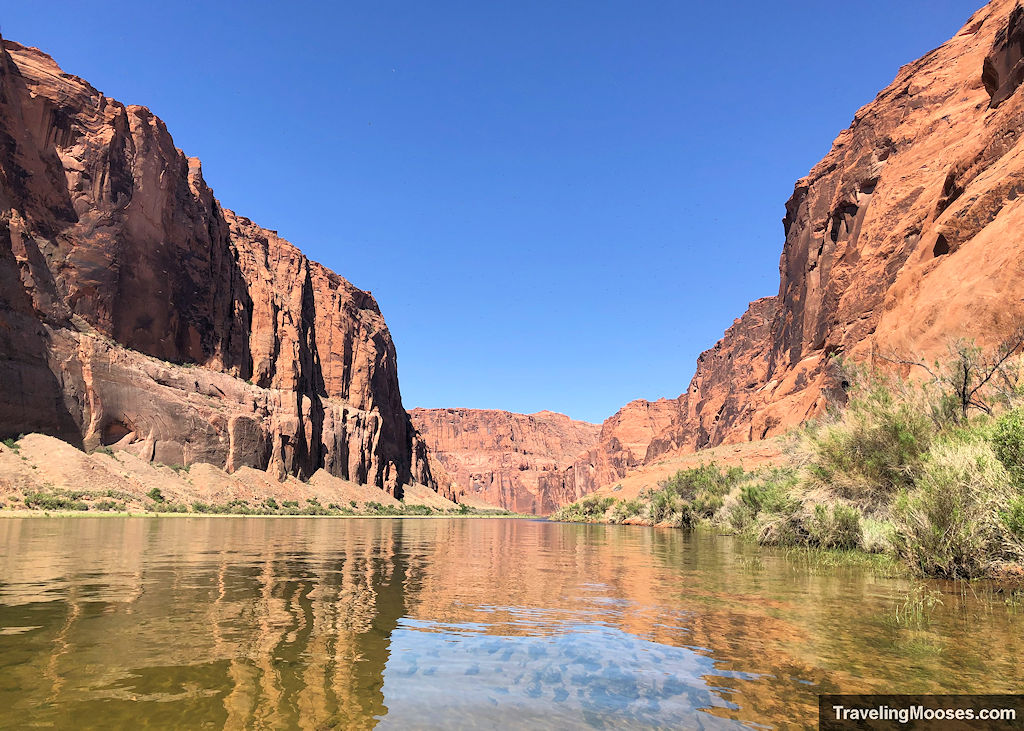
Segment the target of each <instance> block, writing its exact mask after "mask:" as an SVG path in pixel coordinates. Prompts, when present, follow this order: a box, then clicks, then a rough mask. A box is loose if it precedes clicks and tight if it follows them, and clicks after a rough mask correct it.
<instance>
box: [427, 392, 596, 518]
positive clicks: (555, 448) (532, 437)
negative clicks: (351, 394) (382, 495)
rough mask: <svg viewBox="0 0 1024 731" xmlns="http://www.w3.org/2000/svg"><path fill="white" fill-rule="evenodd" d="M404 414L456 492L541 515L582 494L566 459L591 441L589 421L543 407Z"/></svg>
mask: <svg viewBox="0 0 1024 731" xmlns="http://www.w3.org/2000/svg"><path fill="white" fill-rule="evenodd" d="M409 415H410V416H411V417H412V423H413V425H414V426H415V427H416V429H417V431H418V432H419V433H420V435H421V436H422V438H423V441H424V442H425V443H426V445H427V447H428V449H429V452H430V454H431V456H432V457H434V458H436V459H437V460H438V461H440V463H441V465H442V468H443V470H444V473H445V474H447V475H449V476H450V479H451V480H452V490H453V491H455V492H456V493H457V494H458V496H459V499H460V500H463V501H464V500H466V499H467V497H468V498H469V499H471V500H473V499H476V500H483V501H484V502H485V503H488V504H491V505H498V506H501V507H503V508H505V509H506V510H511V511H513V512H517V513H533V514H536V515H547V514H549V513H551V512H553V511H554V510H556V509H557V508H558V507H560V506H562V505H565V504H567V503H571V502H573V501H574V500H577V499H579V498H580V497H583V495H584V494H585V493H581V492H579V491H578V490H577V488H576V481H575V479H574V463H575V459H576V456H577V455H579V454H580V453H581V452H584V451H585V450H588V449H590V448H591V447H593V446H594V445H596V444H597V439H598V436H599V432H600V427H599V426H598V425H597V424H591V423H589V422H585V421H574V420H573V419H570V418H569V417H568V416H566V415H565V414H556V413H554V412H551V411H541V412H539V413H536V414H513V413H509V412H507V411H495V410H486V409H413V410H412V411H410V412H409Z"/></svg>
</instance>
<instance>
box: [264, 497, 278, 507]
mask: <svg viewBox="0 0 1024 731" xmlns="http://www.w3.org/2000/svg"><path fill="white" fill-rule="evenodd" d="M263 504H264V505H266V506H267V507H268V508H270V509H271V510H278V509H279V508H280V507H281V506H280V505H278V504H277V500H275V499H274V498H272V497H268V498H267V499H266V500H264V501H263Z"/></svg>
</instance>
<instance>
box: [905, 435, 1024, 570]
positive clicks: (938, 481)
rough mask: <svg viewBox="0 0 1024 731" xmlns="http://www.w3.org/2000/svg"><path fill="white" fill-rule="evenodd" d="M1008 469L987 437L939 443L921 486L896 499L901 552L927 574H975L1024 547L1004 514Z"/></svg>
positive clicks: (1017, 554) (1008, 502)
mask: <svg viewBox="0 0 1024 731" xmlns="http://www.w3.org/2000/svg"><path fill="white" fill-rule="evenodd" d="M1012 497H1013V496H1012V495H1011V494H1010V487H1009V475H1008V474H1007V472H1006V469H1005V468H1004V467H1003V465H1002V463H1001V462H1000V461H999V460H998V459H997V458H996V455H995V454H994V452H993V451H992V448H991V447H990V446H989V445H988V444H986V443H984V442H966V441H957V442H943V443H940V444H937V445H935V446H934V447H933V448H932V450H931V453H930V454H929V456H928V460H927V461H926V463H925V464H924V466H923V470H922V473H921V475H920V477H919V478H918V480H917V483H916V488H915V489H914V490H912V491H911V492H910V493H909V494H907V495H905V496H903V497H902V498H901V499H900V500H899V501H898V502H897V503H896V505H895V509H894V513H893V516H894V523H895V527H896V532H895V535H894V538H893V543H894V548H895V549H896V551H897V553H898V554H899V555H900V556H902V557H903V558H904V559H906V560H907V561H908V562H909V563H910V565H911V566H912V567H913V568H914V569H915V570H917V571H919V572H920V573H922V574H924V575H927V576H939V577H945V578H953V579H956V578H974V577H977V576H981V575H983V574H984V573H985V571H986V569H987V568H988V567H989V566H990V565H992V564H993V563H994V562H998V561H1001V560H1007V559H1009V560H1013V559H1017V558H1020V556H1021V555H1022V554H1024V551H1022V550H1021V544H1020V541H1019V539H1018V538H1016V536H1014V534H1013V533H1012V532H1011V531H1010V530H1009V529H1008V526H1007V525H1006V523H1005V522H1004V520H1002V519H1001V516H1002V515H1003V514H1004V513H1006V512H1007V511H1008V510H1011V507H1010V506H1011V498H1012Z"/></svg>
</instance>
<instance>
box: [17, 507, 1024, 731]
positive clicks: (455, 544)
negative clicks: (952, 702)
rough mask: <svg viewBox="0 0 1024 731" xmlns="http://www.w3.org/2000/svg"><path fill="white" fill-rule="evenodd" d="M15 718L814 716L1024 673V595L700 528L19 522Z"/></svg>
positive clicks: (636, 720)
mask: <svg viewBox="0 0 1024 731" xmlns="http://www.w3.org/2000/svg"><path fill="white" fill-rule="evenodd" d="M0 546H2V547H3V556H2V557H0V726H9V725H15V724H17V725H25V722H26V719H31V720H32V721H33V722H36V723H38V724H40V725H59V726H66V725H74V726H75V727H90V726H93V727H98V726H107V727H109V726H120V725H124V726H129V725H140V724H151V725H156V726H189V727H197V726H202V725H204V724H205V725H208V726H210V727H228V728H270V727H300V728H311V729H315V728H325V727H326V728H330V727H338V728H349V727H355V728H360V727H363V728H365V727H371V726H374V725H377V724H382V725H384V726H402V727H408V726H415V727H423V726H431V725H434V726H439V727H440V726H471V725H477V724H480V725H494V724H495V723H498V722H501V721H502V720H504V721H505V722H509V721H512V720H514V721H516V722H519V723H523V724H530V725H545V726H560V727H565V726H579V725H592V726H602V725H616V726H618V727H621V726H654V725H672V724H679V723H681V722H683V721H686V722H687V725H689V726H693V725H694V723H697V722H699V723H701V724H702V725H703V726H704V727H724V726H729V725H732V724H735V723H736V722H737V721H741V722H751V721H756V722H760V723H765V724H772V723H773V722H774V723H781V722H782V721H785V720H789V719H792V718H793V716H794V714H798V715H799V716H800V717H801V718H802V719H803V720H805V721H807V722H810V721H811V720H812V719H813V718H814V714H815V712H816V702H817V701H816V695H817V694H818V693H820V692H823V691H832V690H837V689H842V690H844V691H847V692H854V691H867V690H882V689H885V690H891V689H900V690H905V691H907V692H940V691H943V690H958V691H971V690H974V691H987V692H999V691H1007V692H1010V691H1013V690H1014V689H1015V688H1019V686H1020V681H1021V677H1020V671H1019V670H1018V667H1017V665H1016V662H1015V657H1017V656H1018V654H1019V651H1020V649H1021V648H1020V643H1021V640H1020V638H1021V636H1022V633H1021V629H1022V626H1021V625H1022V622H1021V617H1020V615H1019V614H1017V613H1015V612H1013V611H1007V610H1006V609H1005V608H1004V607H996V608H993V607H992V605H991V604H985V603H984V602H981V601H979V600H977V599H975V598H972V597H956V596H951V597H947V599H946V602H945V603H944V604H943V605H940V606H939V607H938V609H937V613H936V615H935V616H934V617H933V619H932V622H931V623H930V624H929V625H928V626H927V627H925V628H915V629H908V628H905V627H900V626H895V625H893V623H892V622H891V616H892V611H891V610H892V606H893V602H894V598H895V597H898V596H900V595H901V592H903V591H905V589H906V587H905V586H904V585H903V584H901V583H900V582H894V581H892V580H889V579H884V578H878V577H875V576H872V575H871V574H867V573H863V572H858V571H854V570H843V569H831V570H829V571H828V572H814V571H809V570H807V567H806V566H802V565H799V564H796V563H794V562H793V561H792V560H790V559H787V558H786V557H785V556H782V555H774V554H771V553H758V552H756V551H753V550H751V549H749V548H747V547H745V546H742V545H740V544H735V543H733V542H731V541H729V540H728V539H723V538H717V539H716V538H711V537H700V536H687V535H686V534H684V533H682V532H679V531H661V530H655V529H646V528H632V527H615V526H581V525H561V524H548V523H541V522H533V521H514V520H457V519H456V520H405V521H403V520H326V519H311V520H275V519H202V518H199V519H192V518H181V519H166V518H165V519H109V518H108V519H87V518H75V519H51V520H43V519H24V520H21V519H8V520H3V521H0Z"/></svg>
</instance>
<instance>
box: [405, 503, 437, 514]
mask: <svg viewBox="0 0 1024 731" xmlns="http://www.w3.org/2000/svg"><path fill="white" fill-rule="evenodd" d="M403 512H404V513H405V514H406V515H433V514H434V509H433V508H431V507H430V506H429V505H406V506H404V508H403Z"/></svg>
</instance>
